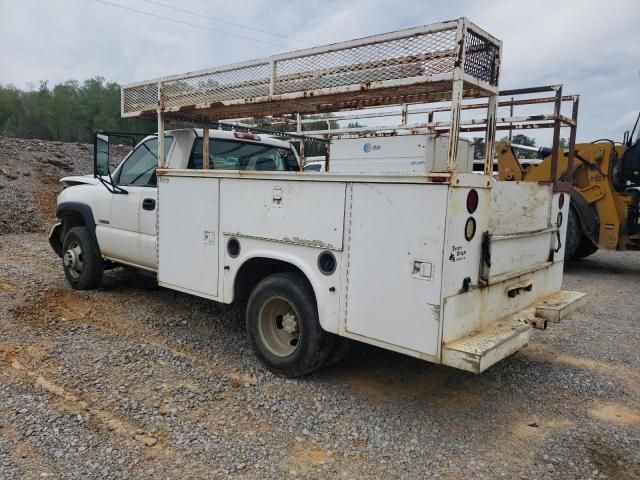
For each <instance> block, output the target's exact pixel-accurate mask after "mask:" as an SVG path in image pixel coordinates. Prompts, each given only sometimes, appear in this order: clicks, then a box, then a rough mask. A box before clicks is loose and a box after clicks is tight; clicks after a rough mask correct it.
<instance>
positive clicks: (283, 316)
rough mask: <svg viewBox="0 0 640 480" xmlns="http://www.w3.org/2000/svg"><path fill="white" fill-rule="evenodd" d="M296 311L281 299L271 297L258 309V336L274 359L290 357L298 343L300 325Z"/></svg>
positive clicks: (286, 301)
mask: <svg viewBox="0 0 640 480" xmlns="http://www.w3.org/2000/svg"><path fill="white" fill-rule="evenodd" d="M298 319H299V315H298V312H297V311H296V309H295V308H294V307H293V305H291V303H289V301H288V300H286V299H285V298H283V297H272V298H270V299H269V300H267V301H266V302H265V303H264V305H262V308H261V309H260V314H259V320H258V334H259V335H260V338H261V340H262V343H263V344H264V346H265V347H266V348H267V350H269V352H271V353H272V354H273V355H275V356H276V357H280V358H284V357H288V356H290V355H292V354H293V353H294V352H295V351H296V349H297V348H298V345H299V343H300V323H299V321H298Z"/></svg>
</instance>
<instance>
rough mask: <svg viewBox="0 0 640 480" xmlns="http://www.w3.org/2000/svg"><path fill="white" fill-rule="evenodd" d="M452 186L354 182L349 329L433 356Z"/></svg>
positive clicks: (350, 222) (349, 231) (351, 192)
mask: <svg viewBox="0 0 640 480" xmlns="http://www.w3.org/2000/svg"><path fill="white" fill-rule="evenodd" d="M447 190H448V188H447V186H444V185H407V184H405V185H400V184H381V183H375V184H374V183H369V184H367V183H354V184H352V185H351V187H350V188H349V192H348V195H349V196H350V197H351V198H350V199H349V200H348V201H347V204H348V205H349V204H350V208H349V207H348V211H347V214H348V219H347V222H346V224H347V225H348V229H345V242H346V243H347V244H348V260H347V262H348V267H347V272H346V275H347V288H346V291H345V297H346V298H345V301H346V331H347V332H349V333H352V334H356V335H361V336H364V337H368V338H370V339H375V340H378V341H381V342H385V343H388V344H392V345H396V346H399V347H403V348H407V349H410V350H413V351H417V352H420V353H424V354H428V355H433V356H436V355H437V354H438V351H439V320H440V290H441V278H442V276H441V275H442V274H441V268H442V252H443V242H444V228H445V215H446V207H447Z"/></svg>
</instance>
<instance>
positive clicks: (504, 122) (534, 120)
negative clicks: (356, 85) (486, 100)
mask: <svg viewBox="0 0 640 480" xmlns="http://www.w3.org/2000/svg"><path fill="white" fill-rule="evenodd" d="M487 109H488V110H489V108H488V107H487ZM430 115H431V117H430V118H429V122H427V123H410V124H406V125H371V126H363V127H356V128H338V129H325V130H307V131H305V134H307V135H331V134H334V135H338V134H349V133H366V132H372V131H384V130H391V131H395V130H398V129H406V130H412V129H432V130H434V131H438V132H444V131H448V130H449V129H450V128H451V122H434V121H433V116H432V113H431V114H430ZM493 116H494V119H495V120H494V121H493V125H494V126H493V127H491V128H494V129H496V130H508V129H509V128H513V129H514V130H519V129H531V128H551V127H553V125H554V122H555V121H556V117H555V116H554V115H530V116H523V117H500V118H495V113H494V114H493ZM336 119H337V118H332V119H330V120H329V121H331V120H336ZM488 119H489V112H487V118H475V119H469V120H463V121H460V122H459V125H460V127H459V131H461V132H479V131H483V130H485V129H486V128H487V125H488V123H487V121H488ZM563 119H565V120H563ZM340 120H342V119H340ZM317 121H318V120H317V119H316V122H317ZM559 121H560V123H561V124H562V125H563V126H572V123H573V120H571V119H568V118H566V117H562V116H560V119H559ZM540 122H549V123H540ZM473 126H476V127H473ZM494 140H495V135H494Z"/></svg>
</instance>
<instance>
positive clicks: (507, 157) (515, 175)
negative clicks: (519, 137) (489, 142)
mask: <svg viewBox="0 0 640 480" xmlns="http://www.w3.org/2000/svg"><path fill="white" fill-rule="evenodd" d="M496 151H497V153H498V174H499V176H500V180H513V181H521V180H523V177H524V169H523V168H522V165H521V164H520V161H519V160H518V157H517V156H516V154H515V152H514V151H513V149H512V148H511V145H510V144H509V142H508V141H507V140H500V141H499V142H498V145H497V148H496Z"/></svg>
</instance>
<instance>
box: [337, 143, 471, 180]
mask: <svg viewBox="0 0 640 480" xmlns="http://www.w3.org/2000/svg"><path fill="white" fill-rule="evenodd" d="M448 150H449V139H448V138H447V137H446V136H441V137H435V136H433V135H396V136H389V137H371V138H367V137H364V138H341V139H336V140H333V141H332V143H331V155H330V161H329V171H331V172H333V173H388V174H393V173H395V174H397V173H400V174H406V173H416V174H417V173H425V172H428V171H432V170H445V169H446V168H447V155H448ZM470 152H472V148H471V142H469V140H466V139H460V141H459V142H458V171H459V172H465V171H471V169H472V167H473V164H472V160H473V159H472V156H470Z"/></svg>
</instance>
